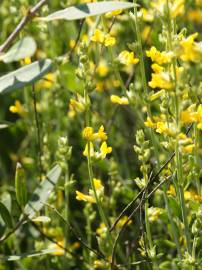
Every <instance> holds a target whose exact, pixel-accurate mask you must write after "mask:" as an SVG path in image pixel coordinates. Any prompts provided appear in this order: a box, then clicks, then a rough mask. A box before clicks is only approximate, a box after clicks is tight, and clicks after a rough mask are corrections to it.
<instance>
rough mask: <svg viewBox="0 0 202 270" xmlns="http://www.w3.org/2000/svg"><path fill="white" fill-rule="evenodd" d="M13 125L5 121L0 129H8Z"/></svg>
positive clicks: (1, 123)
mask: <svg viewBox="0 0 202 270" xmlns="http://www.w3.org/2000/svg"><path fill="white" fill-rule="evenodd" d="M11 125H13V123H11V122H8V121H4V120H1V121H0V129H4V128H8V127H10V126H11Z"/></svg>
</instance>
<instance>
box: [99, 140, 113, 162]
mask: <svg viewBox="0 0 202 270" xmlns="http://www.w3.org/2000/svg"><path fill="white" fill-rule="evenodd" d="M111 152H112V147H108V146H107V143H106V142H103V143H102V144H101V147H100V157H101V159H105V158H106V155H107V154H110V153H111Z"/></svg>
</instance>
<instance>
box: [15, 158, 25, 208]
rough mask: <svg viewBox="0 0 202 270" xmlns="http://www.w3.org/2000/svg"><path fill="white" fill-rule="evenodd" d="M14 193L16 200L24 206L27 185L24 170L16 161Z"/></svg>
mask: <svg viewBox="0 0 202 270" xmlns="http://www.w3.org/2000/svg"><path fill="white" fill-rule="evenodd" d="M15 193H16V199H17V202H18V203H19V205H20V206H21V207H24V206H25V204H26V202H27V186H26V179H25V172H24V169H23V168H22V165H21V164H20V163H19V162H18V163H17V166H16V171H15Z"/></svg>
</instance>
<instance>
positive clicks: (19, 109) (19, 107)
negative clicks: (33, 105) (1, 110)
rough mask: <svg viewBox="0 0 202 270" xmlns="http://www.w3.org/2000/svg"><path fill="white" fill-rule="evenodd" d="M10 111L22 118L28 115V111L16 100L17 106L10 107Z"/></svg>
mask: <svg viewBox="0 0 202 270" xmlns="http://www.w3.org/2000/svg"><path fill="white" fill-rule="evenodd" d="M9 111H10V112H12V113H17V114H19V115H20V116H25V114H26V110H25V108H24V107H23V105H22V104H21V102H20V101H19V100H16V101H15V104H14V105H11V106H10V107H9Z"/></svg>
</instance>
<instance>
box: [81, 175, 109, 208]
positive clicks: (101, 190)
mask: <svg viewBox="0 0 202 270" xmlns="http://www.w3.org/2000/svg"><path fill="white" fill-rule="evenodd" d="M93 183H94V186H95V189H96V192H97V195H98V196H101V195H103V193H104V186H103V185H102V183H101V180H100V179H96V178H93ZM76 199H77V200H78V201H84V202H89V203H96V200H95V197H94V195H93V191H92V189H90V190H89V195H86V194H84V193H82V192H80V191H78V190H76Z"/></svg>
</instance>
